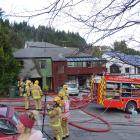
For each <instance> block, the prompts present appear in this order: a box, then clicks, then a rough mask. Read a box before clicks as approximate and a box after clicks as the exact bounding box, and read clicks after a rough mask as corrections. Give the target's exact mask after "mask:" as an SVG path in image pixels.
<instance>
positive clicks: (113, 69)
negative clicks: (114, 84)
mask: <svg viewBox="0 0 140 140" xmlns="http://www.w3.org/2000/svg"><path fill="white" fill-rule="evenodd" d="M110 73H121V71H120V66H118V65H116V64H113V65H111V66H110Z"/></svg>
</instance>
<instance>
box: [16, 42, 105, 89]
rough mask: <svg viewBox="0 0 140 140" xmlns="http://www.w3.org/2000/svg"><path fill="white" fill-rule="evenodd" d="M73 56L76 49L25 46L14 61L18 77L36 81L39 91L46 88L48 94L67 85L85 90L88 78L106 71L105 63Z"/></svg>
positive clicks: (82, 54) (45, 44)
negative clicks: (47, 87) (19, 66)
mask: <svg viewBox="0 0 140 140" xmlns="http://www.w3.org/2000/svg"><path fill="white" fill-rule="evenodd" d="M75 52H76V53H75ZM77 52H78V51H77V49H76V48H68V47H61V46H57V45H53V44H50V43H47V42H26V43H25V48H23V49H19V50H18V51H16V52H15V53H14V57H15V58H16V59H17V60H19V61H20V63H21V66H22V70H21V73H20V75H19V77H22V78H24V79H26V78H29V79H32V80H33V81H34V80H36V79H38V80H39V81H40V85H41V86H42V87H43V88H44V87H45V85H48V86H49V88H50V89H51V90H57V88H58V87H60V86H62V85H63V84H64V83H65V82H68V81H71V82H76V83H77V84H78V85H79V86H81V87H87V86H88V81H89V79H90V77H91V75H93V74H102V73H103V72H104V71H105V70H106V68H105V66H104V65H103V63H104V62H105V60H104V59H98V58H94V57H92V56H90V55H88V54H85V53H81V52H78V53H77Z"/></svg>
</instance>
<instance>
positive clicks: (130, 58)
mask: <svg viewBox="0 0 140 140" xmlns="http://www.w3.org/2000/svg"><path fill="white" fill-rule="evenodd" d="M105 54H106V55H109V56H111V57H115V58H117V59H119V60H121V61H123V62H125V63H127V64H129V65H133V66H140V56H139V55H126V54H124V53H118V52H106V53H105Z"/></svg>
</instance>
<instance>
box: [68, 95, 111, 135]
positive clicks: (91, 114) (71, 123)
mask: <svg viewBox="0 0 140 140" xmlns="http://www.w3.org/2000/svg"><path fill="white" fill-rule="evenodd" d="M73 101H74V100H73ZM76 101H78V99H76ZM92 101H93V99H92V100H91V99H90V98H89V97H88V96H87V99H84V100H83V101H82V105H81V106H76V107H73V108H71V110H73V109H81V111H83V112H84V113H86V114H87V115H89V116H91V117H93V118H96V119H98V120H100V121H101V122H103V123H104V124H105V125H106V126H107V128H100V129H99V128H86V127H84V126H82V125H79V124H76V123H73V122H71V121H70V122H69V124H70V125H72V126H74V127H77V128H79V129H82V130H85V131H89V132H108V131H110V130H111V124H110V123H109V122H107V121H106V120H104V119H103V118H102V117H100V116H98V115H96V114H93V113H90V112H88V111H86V110H85V109H86V107H87V106H88V105H89V103H91V102H92ZM91 120H92V119H91ZM87 121H88V120H87ZM87 121H84V122H87ZM78 122H81V121H78Z"/></svg>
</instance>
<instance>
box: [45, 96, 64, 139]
mask: <svg viewBox="0 0 140 140" xmlns="http://www.w3.org/2000/svg"><path fill="white" fill-rule="evenodd" d="M53 101H54V103H55V104H54V106H53V107H52V108H50V106H47V108H48V116H49V118H50V125H51V127H52V130H53V134H54V138H55V139H56V140H62V127H61V120H62V113H61V108H60V104H61V103H60V102H61V99H60V98H59V97H58V96H56V97H54V99H53Z"/></svg>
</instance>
